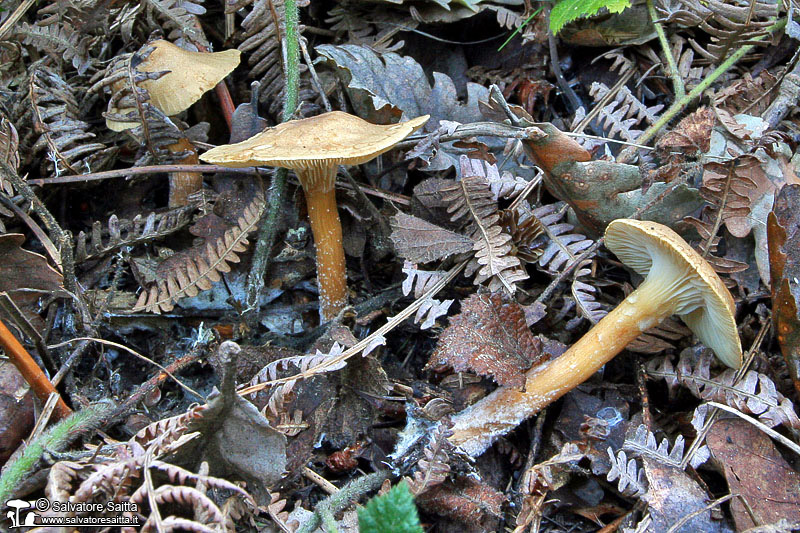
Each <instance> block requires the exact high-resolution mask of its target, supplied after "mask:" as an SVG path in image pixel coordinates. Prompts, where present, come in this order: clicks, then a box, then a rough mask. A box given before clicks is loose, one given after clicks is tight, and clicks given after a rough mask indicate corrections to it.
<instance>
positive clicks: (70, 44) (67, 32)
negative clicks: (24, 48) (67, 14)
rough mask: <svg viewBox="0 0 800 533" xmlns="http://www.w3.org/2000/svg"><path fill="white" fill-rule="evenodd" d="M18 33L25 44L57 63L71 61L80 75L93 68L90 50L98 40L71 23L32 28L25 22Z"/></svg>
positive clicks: (19, 27)
mask: <svg viewBox="0 0 800 533" xmlns="http://www.w3.org/2000/svg"><path fill="white" fill-rule="evenodd" d="M17 33H18V34H20V35H22V42H23V43H24V44H26V45H30V46H33V47H35V48H36V49H37V50H38V51H40V52H44V53H46V54H49V55H50V56H51V57H54V58H55V59H56V60H57V61H61V60H62V59H63V60H66V61H70V62H71V63H72V66H73V67H75V69H76V70H77V71H78V74H80V75H83V74H85V73H86V71H87V70H89V67H91V66H92V62H93V60H92V58H91V57H90V55H89V48H90V47H91V45H92V41H95V42H96V41H97V40H98V39H97V38H94V39H93V38H92V37H90V36H89V35H86V34H85V33H82V32H79V31H76V30H75V28H73V27H72V25H71V24H70V23H69V22H66V21H64V22H62V23H61V24H50V25H49V26H31V25H30V24H26V23H24V22H23V23H22V24H20V25H19V26H18V27H17Z"/></svg>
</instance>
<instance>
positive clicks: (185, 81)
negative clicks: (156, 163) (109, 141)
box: [106, 40, 241, 207]
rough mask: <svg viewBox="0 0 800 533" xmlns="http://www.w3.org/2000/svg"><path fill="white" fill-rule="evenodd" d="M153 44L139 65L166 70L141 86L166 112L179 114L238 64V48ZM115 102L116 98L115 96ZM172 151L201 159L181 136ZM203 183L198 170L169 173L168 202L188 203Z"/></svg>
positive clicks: (188, 160)
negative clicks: (196, 48) (197, 49)
mask: <svg viewBox="0 0 800 533" xmlns="http://www.w3.org/2000/svg"><path fill="white" fill-rule="evenodd" d="M148 47H152V48H153V50H152V51H151V52H150V54H149V55H148V56H147V57H146V58H145V59H144V61H142V62H141V63H139V64H138V65H136V66H135V68H136V70H138V71H140V72H165V71H166V72H167V73H166V74H164V75H163V76H161V77H159V78H157V79H154V80H149V79H148V80H144V81H141V82H139V83H138V86H139V87H141V88H142V89H145V90H147V92H148V94H149V95H150V100H149V102H150V104H152V105H153V106H155V107H156V108H158V109H159V110H160V111H161V112H162V113H164V114H165V115H167V116H173V115H177V114H178V113H180V112H181V111H185V110H186V109H188V108H189V107H190V106H191V105H192V104H194V103H195V102H197V101H198V100H200V98H201V97H202V96H203V94H205V93H206V92H208V91H210V90H211V89H213V88H214V87H215V86H216V85H217V84H218V83H219V82H221V81H222V80H223V79H224V78H225V77H226V76H227V75H228V74H230V73H231V72H233V69H235V68H236V67H237V66H238V65H239V61H240V56H241V52H239V50H235V49H231V50H223V51H221V52H213V53H208V52H192V51H189V50H184V49H183V48H180V47H178V46H176V45H174V44H172V43H170V42H169V41H164V40H157V41H153V42H151V43H148V44H146V45H145V48H148ZM122 85H124V82H117V83H115V84H113V85H112V92H114V93H116V92H117V91H119V90H120V88H121V86H122ZM112 105H113V100H112ZM109 111H110V113H112V114H123V115H124V114H128V113H131V112H133V111H135V109H134V108H112V109H109ZM106 126H108V128H109V129H111V130H113V131H125V130H129V129H133V128H135V127H137V126H139V122H138V121H135V122H126V121H118V120H113V119H110V118H106ZM167 148H168V149H169V150H170V151H171V152H175V153H177V152H184V151H188V152H190V153H189V155H187V156H186V157H185V158H183V159H181V160H180V161H178V163H181V164H186V165H194V164H197V163H198V159H197V150H196V149H195V147H194V145H192V143H191V142H190V141H189V140H188V139H186V138H182V139H180V140H178V142H176V143H174V144H171V145H169V146H168V147H167ZM202 186H203V175H202V174H200V173H199V172H172V173H170V175H169V206H170V207H178V206H182V205H186V204H187V203H188V197H189V195H190V194H192V193H193V192H196V191H199V190H200V189H201V188H202Z"/></svg>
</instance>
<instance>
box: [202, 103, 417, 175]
mask: <svg viewBox="0 0 800 533" xmlns="http://www.w3.org/2000/svg"><path fill="white" fill-rule="evenodd" d="M428 118H429V116H428V115H424V116H421V117H417V118H414V119H411V120H409V121H406V122H400V123H398V124H389V125H380V124H372V123H370V122H367V121H366V120H363V119H361V118H359V117H356V116H354V115H350V114H348V113H344V112H342V111H332V112H330V113H324V114H322V115H317V116H315V117H310V118H304V119H300V120H291V121H289V122H283V123H281V124H278V125H277V126H274V127H271V128H267V129H266V130H264V131H262V132H261V133H259V134H257V135H254V136H253V137H250V138H249V139H247V140H246V141H242V142H240V143H236V144H226V145H222V146H217V147H216V148H212V149H211V150H209V151H208V152H206V153H204V154H203V155H201V156H200V159H202V160H203V161H205V162H207V163H215V164H219V165H225V166H228V167H251V166H257V165H266V166H275V167H284V168H290V169H296V170H297V169H308V168H314V167H316V168H319V167H321V166H328V165H330V166H335V165H360V164H361V163H366V162H367V161H370V160H371V159H373V158H375V157H377V156H378V155H380V154H382V153H384V152H386V151H388V150H390V149H391V148H392V147H393V146H394V145H395V144H397V143H398V142H400V141H402V140H403V139H405V138H406V137H408V136H409V135H410V134H412V133H413V132H414V131H416V130H417V129H419V128H420V127H422V125H423V124H425V122H427V120H428Z"/></svg>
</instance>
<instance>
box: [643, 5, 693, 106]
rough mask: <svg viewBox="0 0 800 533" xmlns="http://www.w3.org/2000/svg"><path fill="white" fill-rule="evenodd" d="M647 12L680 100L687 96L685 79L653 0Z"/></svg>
mask: <svg viewBox="0 0 800 533" xmlns="http://www.w3.org/2000/svg"><path fill="white" fill-rule="evenodd" d="M647 13H648V14H649V15H650V21H651V22H652V23H653V27H654V28H655V30H656V35H658V42H659V43H660V44H661V50H663V52H664V57H666V58H667V75H669V77H670V78H672V90H673V91H674V92H675V100H680V99H681V98H683V97H684V96H686V88H685V87H684V86H683V79H682V78H681V74H680V72H679V71H678V65H677V64H676V63H675V58H674V57H673V55H672V49H671V48H670V46H669V41H668V40H667V35H666V34H665V33H664V27H663V26H662V25H661V22H659V21H658V13H656V7H655V5H654V4H653V0H647Z"/></svg>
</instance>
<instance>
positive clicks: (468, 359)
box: [427, 293, 542, 387]
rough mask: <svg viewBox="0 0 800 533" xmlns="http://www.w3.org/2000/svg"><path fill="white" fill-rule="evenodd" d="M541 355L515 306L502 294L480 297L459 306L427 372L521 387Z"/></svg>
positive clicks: (521, 313) (518, 308)
mask: <svg viewBox="0 0 800 533" xmlns="http://www.w3.org/2000/svg"><path fill="white" fill-rule="evenodd" d="M541 352H542V343H541V341H540V340H539V339H537V338H536V337H534V336H533V334H532V333H531V332H530V330H529V329H528V325H527V324H526V322H525V313H524V312H523V311H522V308H521V307H520V306H519V304H517V303H516V302H515V301H513V300H511V299H510V298H509V297H507V296H504V295H503V294H502V293H495V294H492V295H489V294H486V293H481V294H474V295H472V296H470V297H469V298H467V299H466V300H463V301H462V302H461V312H460V313H459V314H458V315H456V316H454V317H452V318H451V319H450V325H449V326H448V327H447V329H445V330H444V332H443V333H442V335H441V336H440V337H439V343H438V344H437V346H436V351H434V353H433V355H431V359H430V361H428V365H427V368H441V367H452V368H453V370H455V371H456V372H463V371H471V372H475V373H476V374H479V375H481V376H493V378H494V380H495V381H496V382H497V383H498V384H500V385H512V386H517V387H522V386H523V385H524V384H525V370H527V369H528V368H530V367H531V365H532V364H534V363H535V362H536V361H538V360H539V358H540V356H541Z"/></svg>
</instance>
